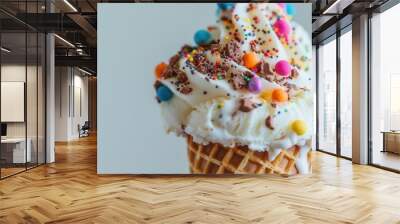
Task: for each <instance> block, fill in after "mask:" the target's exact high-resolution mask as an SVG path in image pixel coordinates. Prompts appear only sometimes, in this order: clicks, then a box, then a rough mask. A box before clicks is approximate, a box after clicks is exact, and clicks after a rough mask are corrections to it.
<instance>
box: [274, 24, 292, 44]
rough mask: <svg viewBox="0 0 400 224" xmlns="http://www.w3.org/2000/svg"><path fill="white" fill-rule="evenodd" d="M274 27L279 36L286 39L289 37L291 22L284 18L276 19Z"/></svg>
mask: <svg viewBox="0 0 400 224" xmlns="http://www.w3.org/2000/svg"><path fill="white" fill-rule="evenodd" d="M274 29H275V32H276V34H277V35H278V36H279V37H284V38H285V39H286V40H288V39H289V35H290V32H291V28H290V25H289V23H287V22H286V21H285V20H283V19H278V20H276V22H275V23H274Z"/></svg>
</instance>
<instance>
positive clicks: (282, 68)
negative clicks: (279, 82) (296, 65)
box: [275, 60, 292, 77]
mask: <svg viewBox="0 0 400 224" xmlns="http://www.w3.org/2000/svg"><path fill="white" fill-rule="evenodd" d="M275 71H276V73H278V74H279V75H281V76H283V77H288V76H289V75H290V73H291V72H292V66H291V65H290V64H289V62H287V61H286V60H280V61H278V63H276V64H275Z"/></svg>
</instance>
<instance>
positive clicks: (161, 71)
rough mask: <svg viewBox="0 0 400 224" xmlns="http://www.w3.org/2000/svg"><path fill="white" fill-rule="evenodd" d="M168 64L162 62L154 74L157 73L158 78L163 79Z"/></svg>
mask: <svg viewBox="0 0 400 224" xmlns="http://www.w3.org/2000/svg"><path fill="white" fill-rule="evenodd" d="M167 67H168V65H167V64H165V63H164V62H161V63H160V64H158V65H157V66H156V68H155V69H154V74H155V75H156V78H157V79H161V78H162V75H163V74H164V72H165V70H166V69H167Z"/></svg>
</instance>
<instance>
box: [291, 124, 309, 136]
mask: <svg viewBox="0 0 400 224" xmlns="http://www.w3.org/2000/svg"><path fill="white" fill-rule="evenodd" d="M292 130H293V131H294V133H296V134H297V135H304V134H305V133H306V132H307V124H306V122H304V121H302V120H295V121H293V123H292Z"/></svg>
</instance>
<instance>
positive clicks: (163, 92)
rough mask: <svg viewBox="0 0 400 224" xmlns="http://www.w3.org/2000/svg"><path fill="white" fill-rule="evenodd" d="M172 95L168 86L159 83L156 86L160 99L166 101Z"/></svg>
mask: <svg viewBox="0 0 400 224" xmlns="http://www.w3.org/2000/svg"><path fill="white" fill-rule="evenodd" d="M173 96H174V94H173V93H172V91H171V90H170V89H169V88H168V87H166V86H164V85H161V86H160V87H158V88H157V97H158V99H160V100H161V101H168V100H170V99H171V98H172V97H173Z"/></svg>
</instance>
